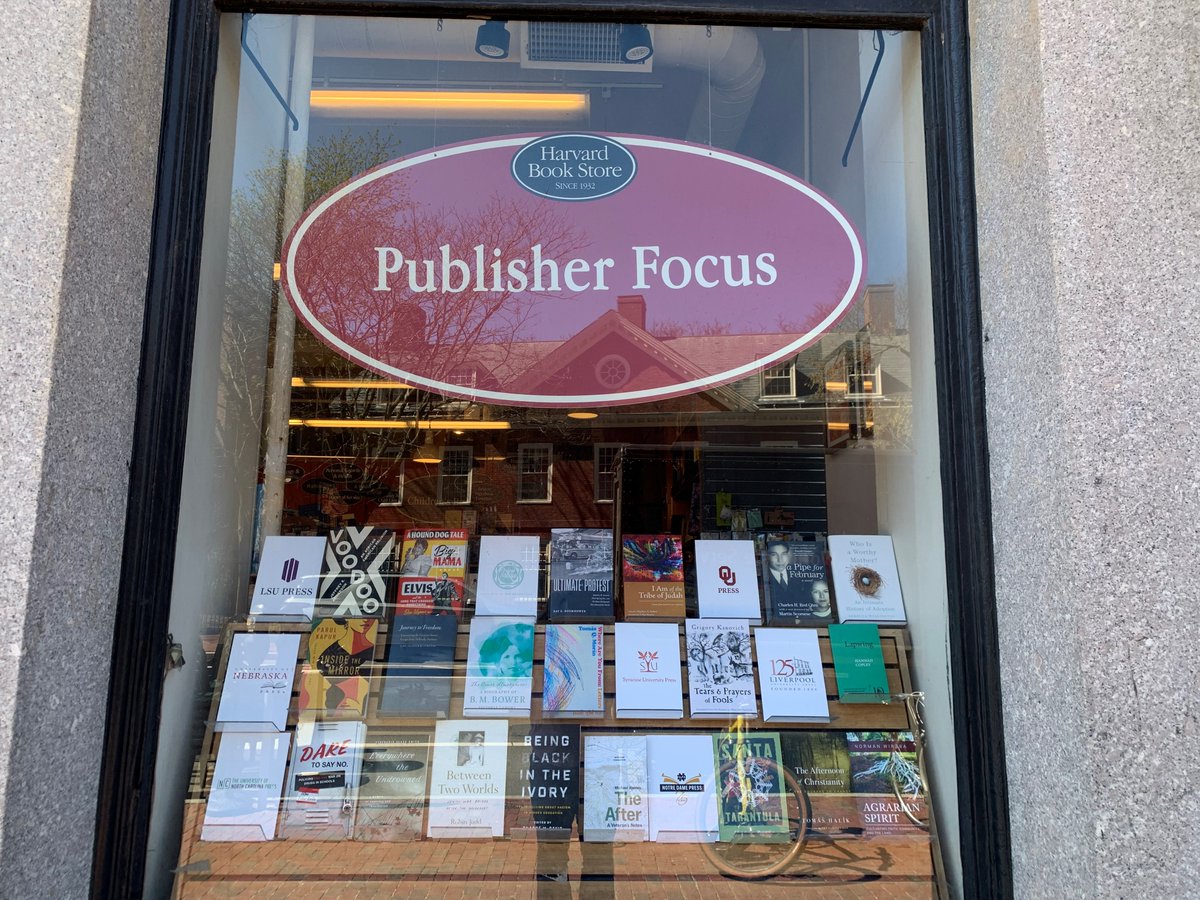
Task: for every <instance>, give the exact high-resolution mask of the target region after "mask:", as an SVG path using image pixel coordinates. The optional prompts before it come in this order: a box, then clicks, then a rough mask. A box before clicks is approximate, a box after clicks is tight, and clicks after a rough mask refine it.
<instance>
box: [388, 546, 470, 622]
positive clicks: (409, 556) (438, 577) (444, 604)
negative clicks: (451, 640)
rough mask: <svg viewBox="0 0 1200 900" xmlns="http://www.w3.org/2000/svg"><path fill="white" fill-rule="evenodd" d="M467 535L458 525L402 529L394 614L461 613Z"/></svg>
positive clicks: (465, 574) (465, 568)
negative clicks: (402, 535) (455, 526)
mask: <svg viewBox="0 0 1200 900" xmlns="http://www.w3.org/2000/svg"><path fill="white" fill-rule="evenodd" d="M468 537H469V536H468V534H467V532H466V530H465V529H462V528H409V529H408V530H406V531H405V532H404V543H403V545H402V548H401V551H400V566H399V576H400V577H399V578H398V579H397V581H398V583H399V587H398V588H397V593H396V614H397V615H399V616H407V615H430V614H433V615H454V616H461V615H462V609H463V586H464V584H465V583H466V576H467V539H468Z"/></svg>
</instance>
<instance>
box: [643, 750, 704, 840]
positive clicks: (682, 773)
mask: <svg viewBox="0 0 1200 900" xmlns="http://www.w3.org/2000/svg"><path fill="white" fill-rule="evenodd" d="M646 758H647V763H646V790H647V793H648V795H649V801H650V804H649V805H650V840H652V841H661V842H664V843H697V842H706V841H715V840H716V839H717V833H718V832H717V793H716V771H715V768H714V766H713V744H712V736H711V735H708V734H651V735H648V736H647V737H646Z"/></svg>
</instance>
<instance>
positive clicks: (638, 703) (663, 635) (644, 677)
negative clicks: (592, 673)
mask: <svg viewBox="0 0 1200 900" xmlns="http://www.w3.org/2000/svg"><path fill="white" fill-rule="evenodd" d="M614 656H615V657H616V670H617V718H618V719H622V718H629V719H682V718H683V679H682V677H681V675H680V668H679V663H680V660H679V628H678V626H676V625H668V624H666V623H649V622H618V623H617V625H616V651H615V653H614Z"/></svg>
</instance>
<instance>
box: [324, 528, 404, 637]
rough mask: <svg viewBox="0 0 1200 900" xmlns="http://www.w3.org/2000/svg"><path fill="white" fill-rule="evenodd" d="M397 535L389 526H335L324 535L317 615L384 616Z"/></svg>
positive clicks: (376, 617)
mask: <svg viewBox="0 0 1200 900" xmlns="http://www.w3.org/2000/svg"><path fill="white" fill-rule="evenodd" d="M395 544H396V536H395V534H394V533H393V532H391V531H388V530H387V529H386V528H353V527H348V528H335V529H334V530H333V531H331V532H329V534H328V535H327V536H326V539H325V564H324V566H323V567H322V570H321V586H320V589H319V590H318V592H317V605H316V612H315V613H314V614H315V615H316V616H317V617H318V618H344V617H345V618H364V619H365V618H369V619H382V618H383V617H384V616H385V615H386V613H387V604H388V587H389V584H388V582H389V580H390V578H391V577H392V575H393V565H392V563H393V560H392V552H393V548H394V547H395Z"/></svg>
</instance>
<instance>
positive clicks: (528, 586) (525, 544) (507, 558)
mask: <svg viewBox="0 0 1200 900" xmlns="http://www.w3.org/2000/svg"><path fill="white" fill-rule="evenodd" d="M541 554H542V551H541V539H540V538H538V537H537V536H536V535H525V534H517V535H495V534H487V535H484V536H483V537H481V538H480V539H479V577H478V579H477V580H476V582H475V615H477V616H536V615H537V601H538V593H539V591H538V582H539V580H540V568H541V565H540V564H541Z"/></svg>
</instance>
